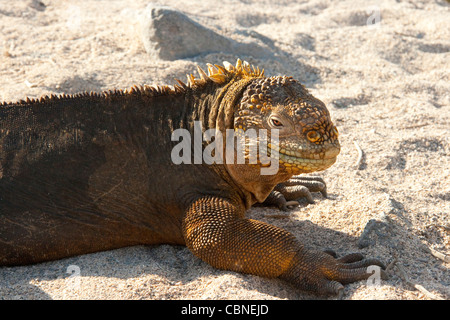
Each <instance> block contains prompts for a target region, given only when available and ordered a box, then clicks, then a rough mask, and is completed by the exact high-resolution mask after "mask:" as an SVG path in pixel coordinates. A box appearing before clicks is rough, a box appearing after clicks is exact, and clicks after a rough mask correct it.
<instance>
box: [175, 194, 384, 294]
mask: <svg viewBox="0 0 450 320" xmlns="http://www.w3.org/2000/svg"><path fill="white" fill-rule="evenodd" d="M244 211H245V210H244V208H243V206H242V205H240V204H238V202H237V201H232V200H230V199H225V198H220V197H214V196H205V197H203V198H200V199H198V200H196V201H194V202H193V203H192V204H191V205H190V207H189V208H188V210H187V212H186V216H185V219H184V221H183V235H184V238H185V241H186V245H187V247H188V248H189V249H190V250H191V251H192V252H193V253H194V255H196V256H197V257H199V258H200V259H202V260H204V261H206V262H207V263H209V264H210V265H212V266H214V267H216V268H219V269H225V270H232V271H237V272H244V273H250V274H254V275H259V276H264V277H270V278H277V277H278V278H281V279H284V280H286V281H288V282H289V283H292V284H294V285H295V286H297V287H298V288H300V289H302V290H307V291H312V292H315V293H319V294H337V293H339V292H340V291H342V289H343V286H342V283H349V282H354V281H358V280H361V279H367V278H368V277H369V276H370V275H371V274H370V273H367V267H368V266H369V265H379V266H382V263H381V262H379V261H378V260H376V259H363V260H359V259H360V258H358V257H355V255H351V256H347V257H344V258H341V259H336V258H334V257H333V256H332V255H330V254H327V253H325V252H320V251H315V250H309V249H306V248H305V247H304V246H303V245H302V244H301V243H300V242H299V241H298V240H297V239H296V238H295V237H294V236H293V235H292V234H291V233H289V232H287V231H285V230H283V229H281V228H278V227H275V226H272V225H270V224H267V223H263V222H260V221H256V220H251V219H246V218H244ZM357 260H359V261H357Z"/></svg>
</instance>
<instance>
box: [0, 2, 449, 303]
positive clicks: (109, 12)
mask: <svg viewBox="0 0 450 320" xmlns="http://www.w3.org/2000/svg"><path fill="white" fill-rule="evenodd" d="M42 3H43V4H44V6H43V5H40V4H39V3H38V2H36V1H35V2H32V1H17V0H16V1H14V2H10V1H3V0H2V1H0V30H1V32H0V61H1V63H0V88H1V89H0V100H2V101H16V100H20V99H24V98H25V97H40V96H42V95H44V94H50V93H54V94H61V93H76V92H80V91H85V90H86V91H102V90H107V89H112V88H128V87H130V86H132V85H134V84H174V83H175V82H174V78H180V79H185V74H186V73H192V72H195V70H196V65H200V66H202V67H205V64H206V63H207V62H211V63H221V62H222V61H224V60H227V61H230V62H234V61H236V58H237V56H238V55H239V57H240V58H241V59H243V60H247V61H248V62H250V63H251V64H255V65H258V66H260V67H262V68H264V69H265V70H266V74H268V75H290V76H293V77H294V78H296V79H298V80H300V81H301V82H302V83H303V84H304V85H305V86H306V87H307V88H308V89H309V90H310V91H311V92H312V93H313V94H314V95H315V96H316V97H318V98H320V99H321V100H323V101H324V102H325V103H326V104H327V106H328V107H329V110H330V112H331V114H332V118H333V119H334V122H335V123H336V125H337V126H338V129H339V131H340V141H341V144H342V152H341V154H340V156H339V157H338V161H337V163H336V164H335V165H334V166H333V167H331V168H330V169H327V170H326V171H324V172H322V173H320V176H322V177H323V178H324V179H325V180H326V181H327V185H328V190H329V198H328V199H324V198H323V197H322V196H321V195H320V194H317V195H314V198H315V204H312V205H308V204H306V202H302V203H301V204H300V205H299V207H298V208H295V209H293V210H292V211H290V212H289V213H283V212H281V211H278V210H277V209H275V208H252V209H251V210H250V211H249V212H248V215H249V216H250V217H252V218H256V219H260V220H262V221H265V222H268V223H271V224H274V225H277V226H280V227H283V228H285V229H287V230H289V231H290V232H292V233H293V234H295V235H296V236H297V237H298V238H299V239H301V240H302V241H303V242H304V244H305V245H307V246H311V247H315V248H333V249H335V250H336V251H337V253H338V254H339V255H343V254H345V253H349V252H355V251H359V252H362V253H363V254H365V255H367V256H375V257H378V258H379V259H381V260H382V261H384V262H385V263H390V262H392V261H393V260H394V259H396V260H397V261H398V265H400V266H401V268H402V269H403V270H404V273H405V275H406V277H407V278H408V279H409V281H410V282H413V283H416V284H420V285H421V286H422V287H423V288H425V289H426V290H427V291H428V292H430V293H431V294H432V295H430V294H425V293H423V292H422V291H420V290H417V289H416V288H414V287H413V286H411V284H410V283H407V282H406V281H405V280H404V279H402V274H401V273H400V272H399V270H398V269H397V268H393V269H392V271H391V272H390V275H391V276H390V279H389V280H382V281H381V283H379V284H377V283H372V282H371V283H368V282H366V281H361V282H357V283H353V284H350V285H347V286H346V287H345V291H344V295H343V298H344V299H414V300H422V299H431V298H439V297H440V298H444V299H448V298H449V297H450V272H449V267H450V263H449V262H445V261H444V259H445V256H444V257H442V258H437V257H435V256H434V255H433V254H432V252H433V251H432V250H435V251H437V252H440V253H442V254H443V255H446V257H447V258H446V259H447V261H448V259H449V258H448V256H449V255H450V234H449V230H450V223H449V219H448V215H449V213H450V156H449V152H450V138H449V136H450V135H449V133H450V130H449V129H450V110H449V107H450V81H449V80H450V79H449V73H450V62H449V61H450V29H449V28H448V21H450V7H449V3H448V2H446V1H443V0H436V1H424V0H418V1H394V0H386V1H365V0H361V1H345V0H344V1H331V0H312V1H294V0H285V1H279V2H277V4H275V2H274V1H251V0H249V1H236V0H223V1H220V2H215V1H214V2H212V1H191V2H186V3H184V4H182V3H181V2H180V1H175V0H169V1H159V2H158V1H157V2H155V3H157V4H158V3H159V4H163V5H166V6H169V7H170V8H172V9H176V10H180V11H181V12H182V13H184V14H186V15H187V16H188V17H189V18H190V19H192V20H194V21H196V22H198V23H199V24H200V25H202V26H204V27H206V28H208V29H210V30H212V31H214V32H215V33H217V34H218V35H221V36H223V37H227V38H229V39H231V40H232V41H235V42H237V43H242V44H245V45H247V46H249V48H250V47H251V48H261V50H249V52H251V53H253V55H252V54H247V55H246V54H245V52H238V54H237V53H236V52H234V53H233V52H227V51H228V50H225V51H224V50H223V48H222V51H220V52H216V51H215V50H213V49H211V51H209V53H208V52H206V53H203V54H200V55H196V56H193V57H189V58H184V59H176V60H172V61H170V60H163V59H161V58H158V57H155V56H154V55H150V54H149V53H147V52H146V50H145V48H144V45H143V41H142V30H141V26H140V19H141V16H142V13H143V12H144V10H145V8H146V6H147V4H148V3H149V1H147V0H146V1H143V0H135V1H124V0H120V1H94V0H82V1H61V0H58V1H56V0H42ZM213 47H214V43H211V48H213ZM239 48H242V46H241V47H239ZM258 52H260V54H259V53H258ZM359 152H362V157H360V158H359ZM358 160H359V161H358ZM369 221H371V222H370V223H369V224H368V222H369ZM370 226H371V227H370ZM360 246H362V248H361V247H360ZM316 298H318V297H316V296H314V295H310V294H306V293H304V292H301V291H298V290H296V289H295V288H293V287H291V286H289V285H286V283H284V282H282V281H280V280H277V279H264V278H260V277H257V276H252V275H244V274H238V273H235V272H228V271H220V270H217V269H214V268H212V267H211V266H209V265H208V264H206V263H204V262H203V261H201V260H199V259H197V258H195V257H194V256H193V255H192V254H191V253H190V252H189V251H188V249H186V248H185V247H178V246H169V245H161V246H138V247H131V248H123V249H119V250H114V251H108V252H100V253H95V254H88V255H83V256H78V257H73V258H69V259H64V260H60V261H54V262H48V263H42V264H38V265H32V266H23V267H14V268H5V267H3V268H0V299H316Z"/></svg>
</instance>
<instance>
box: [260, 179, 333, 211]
mask: <svg viewBox="0 0 450 320" xmlns="http://www.w3.org/2000/svg"><path fill="white" fill-rule="evenodd" d="M311 192H320V193H322V195H323V196H324V197H325V198H326V197H327V186H326V184H325V181H324V180H323V179H322V178H320V177H317V176H296V177H293V178H291V179H289V180H288V181H286V182H283V183H279V184H277V185H276V186H275V188H274V189H273V191H272V192H271V193H270V194H269V196H268V197H267V198H266V200H265V201H264V202H263V203H262V204H263V205H265V206H276V207H278V208H279V209H281V210H284V211H287V209H288V205H289V202H288V201H292V200H298V199H300V198H305V199H306V200H307V201H308V203H314V200H313V197H312V195H311Z"/></svg>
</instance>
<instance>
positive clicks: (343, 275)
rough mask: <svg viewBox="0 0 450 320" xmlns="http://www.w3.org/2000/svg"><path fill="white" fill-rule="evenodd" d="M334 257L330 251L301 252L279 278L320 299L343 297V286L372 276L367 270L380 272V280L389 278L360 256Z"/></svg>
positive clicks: (383, 267)
mask: <svg viewBox="0 0 450 320" xmlns="http://www.w3.org/2000/svg"><path fill="white" fill-rule="evenodd" d="M333 254H334V251H332V250H330V252H328V251H325V252H319V251H309V250H302V251H301V252H299V253H298V254H297V255H296V257H295V258H294V261H293V264H292V265H291V267H290V268H289V269H288V270H287V271H286V272H285V273H284V274H283V275H281V276H280V278H281V279H284V280H287V281H288V282H290V283H293V284H294V285H295V286H296V287H299V288H300V289H302V290H306V291H311V292H315V293H318V294H323V295H337V294H342V291H343V289H344V286H343V285H344V284H348V283H351V282H355V281H360V280H364V279H368V278H369V277H371V276H374V273H373V271H374V270H373V269H371V268H369V267H370V266H378V267H379V268H380V269H379V276H380V278H381V279H384V280H385V279H387V278H388V276H387V274H386V273H385V272H384V271H383V270H384V269H386V267H385V266H384V264H383V263H382V262H381V261H380V260H378V259H375V258H367V259H365V258H364V256H363V255H362V254H360V253H351V254H348V255H345V256H343V257H341V258H335V257H334V256H333ZM375 276H376V275H375Z"/></svg>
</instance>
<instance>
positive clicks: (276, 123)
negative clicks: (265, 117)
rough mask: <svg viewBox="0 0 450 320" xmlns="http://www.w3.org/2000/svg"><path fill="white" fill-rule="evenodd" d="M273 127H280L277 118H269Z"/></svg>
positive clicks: (280, 124)
mask: <svg viewBox="0 0 450 320" xmlns="http://www.w3.org/2000/svg"><path fill="white" fill-rule="evenodd" d="M270 120H271V121H272V124H273V125H274V126H275V127H281V126H282V125H283V124H282V123H281V122H280V121H278V120H277V119H270Z"/></svg>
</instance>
